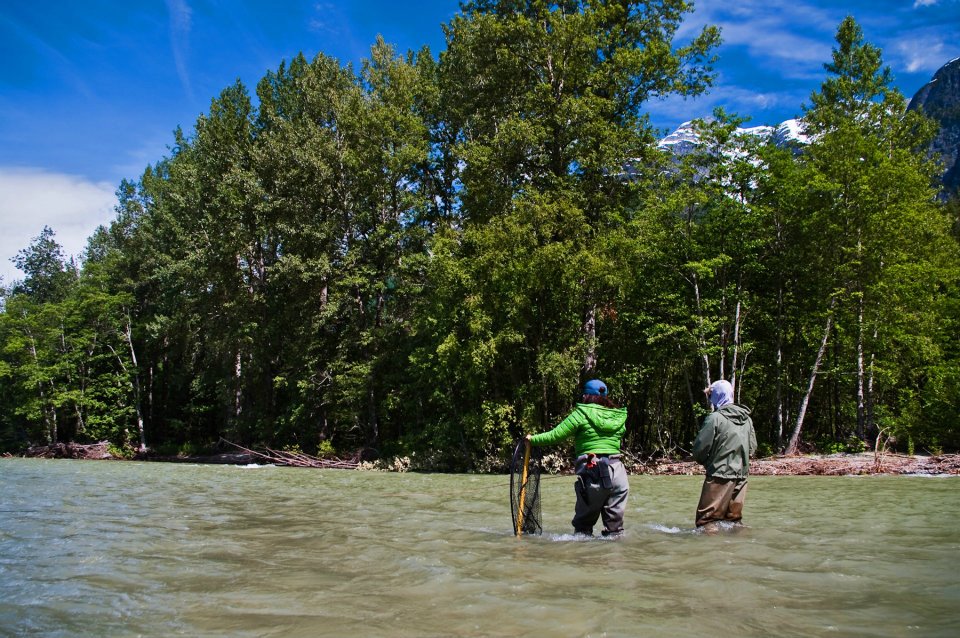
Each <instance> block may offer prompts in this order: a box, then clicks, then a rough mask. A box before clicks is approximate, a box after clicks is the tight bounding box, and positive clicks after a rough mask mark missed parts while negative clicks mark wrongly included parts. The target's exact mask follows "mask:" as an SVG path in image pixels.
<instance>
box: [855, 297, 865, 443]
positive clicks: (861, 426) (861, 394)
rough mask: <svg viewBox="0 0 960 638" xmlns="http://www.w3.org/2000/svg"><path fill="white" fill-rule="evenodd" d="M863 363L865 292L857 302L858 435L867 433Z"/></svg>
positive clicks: (862, 436)
mask: <svg viewBox="0 0 960 638" xmlns="http://www.w3.org/2000/svg"><path fill="white" fill-rule="evenodd" d="M865 372H866V371H865V368H864V363H863V294H861V295H860V300H859V302H858V304H857V437H859V438H860V439H863V438H864V436H865V435H866V397H865V392H866V388H865V385H866V382H865V379H864V377H865Z"/></svg>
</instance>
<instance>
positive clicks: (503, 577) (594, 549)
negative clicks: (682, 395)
mask: <svg viewBox="0 0 960 638" xmlns="http://www.w3.org/2000/svg"><path fill="white" fill-rule="evenodd" d="M701 480H702V479H701V478H700V477H649V476H634V477H631V494H630V500H629V503H628V507H627V517H626V527H627V534H626V535H625V537H623V538H622V539H620V540H617V541H610V540H603V539H599V538H597V539H587V540H585V539H581V538H576V537H573V536H570V535H569V531H570V527H569V520H570V517H571V515H572V509H573V489H572V480H571V479H570V477H556V478H554V477H550V478H548V479H545V480H544V481H543V483H542V504H543V521H544V534H543V535H542V536H539V537H524V538H519V539H518V538H515V537H514V536H513V535H512V534H511V522H510V511H509V488H508V484H509V478H508V477H507V476H478V475H449V474H447V475H444V474H392V473H391V474H386V473H369V472H353V471H347V470H314V469H298V468H280V467H272V466H259V467H235V466H217V465H186V464H162V463H135V462H106V461H62V460H58V461H49V460H26V459H3V460H0V635H2V636H30V635H38V636H41V635H42V636H89V635H99V636H166V635H186V636H384V637H387V636H389V637H394V636H399V637H406V636H418V637H419V636H438V637H439V636H538V637H539V636H564V637H570V636H698V637H700V636H710V635H716V636H738V637H740V636H917V637H930V636H957V635H960V565H958V558H960V526H958V525H957V523H956V521H955V520H954V516H956V513H957V512H958V510H960V492H958V489H960V482H958V481H960V479H958V478H956V477H953V478H930V477H885V476H874V477H754V478H751V480H750V493H749V496H748V498H747V506H746V509H745V518H744V520H745V522H746V523H748V525H749V527H748V528H747V529H745V530H741V531H738V532H733V531H728V532H725V533H721V534H717V535H713V536H707V535H703V534H698V533H695V532H694V531H693V530H692V529H691V528H692V518H693V510H694V507H695V505H696V501H697V497H698V495H699V489H700V483H701Z"/></svg>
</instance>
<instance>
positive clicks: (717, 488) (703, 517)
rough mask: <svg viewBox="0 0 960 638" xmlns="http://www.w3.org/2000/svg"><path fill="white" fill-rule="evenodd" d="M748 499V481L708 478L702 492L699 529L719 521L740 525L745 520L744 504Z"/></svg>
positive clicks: (698, 515)
mask: <svg viewBox="0 0 960 638" xmlns="http://www.w3.org/2000/svg"><path fill="white" fill-rule="evenodd" d="M746 498H747V479H745V478H739V479H737V478H735V479H724V478H718V477H708V478H707V479H706V480H704V482H703V489H702V490H700V503H699V504H698V505H697V527H703V526H704V525H707V524H709V523H716V522H719V521H727V522H729V523H739V522H740V519H741V518H743V503H744V501H745V500H746Z"/></svg>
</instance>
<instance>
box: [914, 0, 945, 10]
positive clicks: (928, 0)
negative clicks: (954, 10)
mask: <svg viewBox="0 0 960 638" xmlns="http://www.w3.org/2000/svg"><path fill="white" fill-rule="evenodd" d="M937 2H939V0H915V2H914V3H913V8H914V9H916V8H917V7H932V6H934V5H936V4H937Z"/></svg>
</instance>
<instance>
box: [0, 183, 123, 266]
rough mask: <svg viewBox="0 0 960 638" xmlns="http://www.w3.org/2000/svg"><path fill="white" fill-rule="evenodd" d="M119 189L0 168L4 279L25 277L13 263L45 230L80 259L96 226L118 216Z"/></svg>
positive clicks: (0, 244)
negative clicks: (17, 255) (12, 259)
mask: <svg viewBox="0 0 960 638" xmlns="http://www.w3.org/2000/svg"><path fill="white" fill-rule="evenodd" d="M115 191H116V188H115V187H114V186H113V185H111V184H108V183H106V182H98V183H97V182H91V181H89V180H87V179H85V178H82V177H77V176H75V175H65V174H61V173H50V172H47V171H44V170H41V169H23V168H8V167H0V227H2V228H3V229H4V232H3V233H2V235H0V276H2V277H3V283H4V284H9V283H11V282H12V281H14V280H15V279H21V278H22V277H23V273H21V272H20V271H19V270H17V269H16V268H15V267H14V265H13V264H12V263H11V262H10V259H11V258H12V257H14V256H15V255H16V254H17V252H19V251H20V250H22V249H24V248H26V247H27V246H29V245H30V242H31V241H33V239H34V238H35V237H37V236H38V235H39V234H40V232H41V231H42V230H43V227H44V226H49V227H50V228H52V229H53V231H54V233H56V240H57V242H58V243H59V244H60V245H61V246H63V251H64V253H65V254H66V255H68V256H69V255H74V256H78V255H80V254H81V253H82V252H83V250H84V249H85V248H86V245H87V239H88V238H89V237H90V235H91V234H93V231H94V230H95V229H96V228H97V226H99V225H101V224H107V223H109V222H110V221H111V220H112V219H113V216H114V210H113V208H114V206H115V205H116V194H115Z"/></svg>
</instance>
